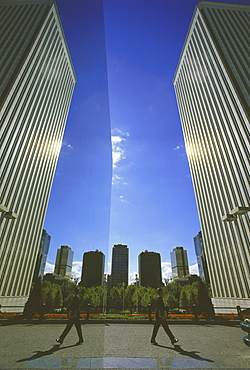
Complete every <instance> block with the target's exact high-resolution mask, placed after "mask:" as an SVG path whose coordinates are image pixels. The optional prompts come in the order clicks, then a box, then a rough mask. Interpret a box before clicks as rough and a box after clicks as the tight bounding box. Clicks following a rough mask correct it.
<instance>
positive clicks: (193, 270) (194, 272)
mask: <svg viewBox="0 0 250 370" xmlns="http://www.w3.org/2000/svg"><path fill="white" fill-rule="evenodd" d="M189 272H190V274H192V275H199V270H198V263H195V264H194V265H191V266H189Z"/></svg>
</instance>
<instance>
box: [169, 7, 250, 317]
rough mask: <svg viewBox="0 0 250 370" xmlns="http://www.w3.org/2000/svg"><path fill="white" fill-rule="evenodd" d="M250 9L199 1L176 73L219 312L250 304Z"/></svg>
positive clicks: (213, 290) (211, 278) (214, 299)
mask: <svg viewBox="0 0 250 370" xmlns="http://www.w3.org/2000/svg"><path fill="white" fill-rule="evenodd" d="M249 11H250V7H249V6H245V5H234V4H222V3H212V2H200V3H199V4H198V5H197V6H196V9H195V12H194V15H193V19H192V22H191V25H190V27H189V32H188V35H187V37H186V42H185V45H184V47H183V51H182V54H181V57H180V60H179V64H178V68H177V70H176V73H175V77H174V87H175V91H176V96H177V101H178V107H179V111H180V117H181V121H182V127H183V133H184V138H185V144H186V150H187V155H188V159H189V164H190V170H191V174H192V178H193V184H194V190H195V194H196V200H197V206H198V212H199V217H200V222H201V230H202V238H203V242H204V251H205V254H206V259H207V265H208V271H209V278H210V284H211V288H212V294H213V299H212V301H213V304H214V307H215V309H216V310H215V312H223V311H224V312H226V310H225V308H228V309H227V310H228V312H232V307H236V306H241V307H249V306H250V298H249V297H250V248H249V245H250V240H249V235H250V234H249V224H250V222H249V221H250V220H249V214H248V212H249V211H250V204H249V135H250V130H249V121H250V116H249V112H250V107H249V105H250V104H249V102H250V100H249V85H250V82H249V54H248V52H247V51H248V50H249V44H248V40H249ZM223 221H225V222H223ZM227 221H232V222H227ZM220 307H221V308H220Z"/></svg>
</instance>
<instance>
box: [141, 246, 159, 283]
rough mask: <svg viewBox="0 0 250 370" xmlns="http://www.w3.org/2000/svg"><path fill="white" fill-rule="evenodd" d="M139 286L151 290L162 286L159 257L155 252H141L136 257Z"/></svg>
mask: <svg viewBox="0 0 250 370" xmlns="http://www.w3.org/2000/svg"><path fill="white" fill-rule="evenodd" d="M138 267H139V285H140V286H146V287H151V288H158V287H160V286H162V272H161V255H160V253H156V252H149V251H148V250H145V252H141V253H140V254H139V256H138Z"/></svg>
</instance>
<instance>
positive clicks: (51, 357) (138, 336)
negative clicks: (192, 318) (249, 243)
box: [0, 323, 250, 370]
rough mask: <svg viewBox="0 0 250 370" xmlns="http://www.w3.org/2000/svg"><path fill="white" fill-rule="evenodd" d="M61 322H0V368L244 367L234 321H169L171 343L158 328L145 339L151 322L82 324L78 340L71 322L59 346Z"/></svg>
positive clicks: (249, 362)
mask: <svg viewBox="0 0 250 370" xmlns="http://www.w3.org/2000/svg"><path fill="white" fill-rule="evenodd" d="M64 327H65V323H64V324H62V323H58V324H50V323H41V324H38V323H37V324H35V323H34V324H33V323H26V324H25V323H22V324H14V325H4V326H0V340H1V342H0V343H1V345H0V369H1V370H7V369H8V370H10V369H30V370H32V369H47V370H48V369H49V370H50V369H56V370H57V369H65V370H73V369H74V370H75V369H106V370H108V369H112V370H116V369H126V370H128V369H143V370H146V369H148V370H149V369H150V370H151V369H161V370H166V369H187V370H190V369H224V370H225V369H229V370H236V369H237V370H239V369H241V370H242V369H248V370H249V369H250V348H249V347H247V346H246V345H245V344H244V343H243V336H244V335H245V333H244V332H243V331H242V330H241V329H240V327H239V326H223V325H208V324H206V325H195V324H190V325H189V324H179V325H170V328H171V330H172V332H173V334H174V335H175V336H176V337H177V338H178V339H179V342H178V343H177V345H175V346H172V345H171V343H170V341H169V339H168V338H167V337H166V335H165V332H164V330H163V329H162V328H160V329H159V332H158V336H157V338H156V339H157V342H158V344H159V345H158V346H154V345H151V344H150V337H151V333H152V329H153V326H152V325H151V324H118V323H116V324H106V325H104V324H92V323H89V324H84V325H82V330H83V335H84V340H85V341H84V343H83V345H78V346H77V345H75V343H76V342H77V340H78V338H77V334H76V330H75V328H74V327H73V328H72V330H71V331H70V333H69V334H68V336H67V337H66V339H65V341H64V343H63V344H62V345H61V346H60V345H58V344H57V343H56V341H55V339H56V338H57V337H58V336H59V335H60V334H61V332H62V330H63V329H64Z"/></svg>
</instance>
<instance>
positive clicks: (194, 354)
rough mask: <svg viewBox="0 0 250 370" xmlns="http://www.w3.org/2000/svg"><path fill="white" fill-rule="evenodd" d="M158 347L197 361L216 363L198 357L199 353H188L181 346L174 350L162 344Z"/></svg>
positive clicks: (176, 346)
mask: <svg viewBox="0 0 250 370" xmlns="http://www.w3.org/2000/svg"><path fill="white" fill-rule="evenodd" d="M156 347H162V348H167V349H171V350H172V351H176V352H179V353H180V354H181V355H183V356H187V357H191V358H194V359H196V360H201V361H207V362H214V360H209V359H208V358H203V357H201V356H199V355H198V353H199V352H197V351H186V350H185V349H182V348H181V346H179V345H175V346H174V348H173V347H168V346H162V345H160V344H157V345H156Z"/></svg>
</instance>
